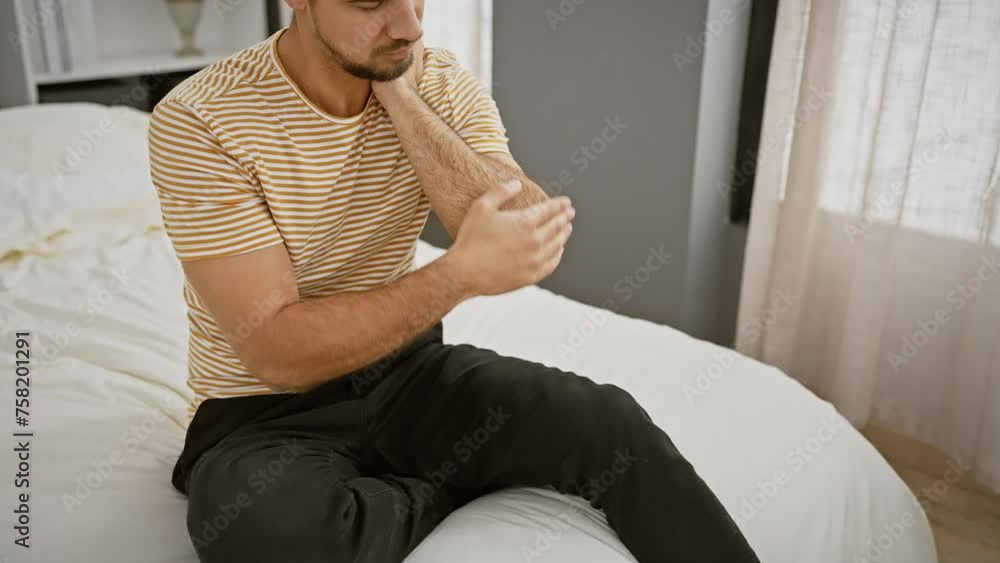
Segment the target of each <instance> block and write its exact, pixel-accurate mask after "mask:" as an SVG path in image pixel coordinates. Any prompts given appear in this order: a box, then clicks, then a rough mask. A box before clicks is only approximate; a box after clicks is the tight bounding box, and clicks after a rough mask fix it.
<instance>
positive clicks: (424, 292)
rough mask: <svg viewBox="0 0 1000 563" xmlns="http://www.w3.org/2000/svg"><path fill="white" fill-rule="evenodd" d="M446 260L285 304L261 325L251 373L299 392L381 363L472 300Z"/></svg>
mask: <svg viewBox="0 0 1000 563" xmlns="http://www.w3.org/2000/svg"><path fill="white" fill-rule="evenodd" d="M449 260H451V257H450V256H448V255H447V254H446V255H444V256H442V257H441V258H438V259H437V260H435V261H433V262H431V263H429V264H427V265H426V266H424V267H423V268H420V269H418V270H415V271H413V272H410V273H409V274H407V275H405V276H402V277H400V278H398V279H396V280H394V281H393V282H392V283H389V284H387V285H384V286H381V287H377V288H375V289H371V290H368V291H358V292H345V293H338V294H336V295H331V296H329V297H324V298H320V299H311V300H303V301H298V302H296V303H294V304H291V305H288V306H287V307H285V308H283V309H282V310H281V311H279V312H278V313H277V314H276V315H275V316H274V317H273V318H272V319H271V320H270V321H269V322H268V323H267V324H265V325H264V326H263V327H262V329H263V330H262V332H261V334H260V335H259V338H258V339H257V342H258V343H260V345H259V346H258V348H259V349H258V350H257V351H256V353H255V354H254V355H255V356H256V357H257V360H258V361H257V362H254V363H253V364H252V365H251V366H249V367H251V369H254V368H256V370H257V371H258V372H260V373H258V374H257V375H258V377H260V378H261V380H262V381H265V382H266V383H267V384H268V385H269V386H270V387H272V388H274V389H277V390H281V391H288V392H299V391H305V390H308V389H311V388H313V387H315V386H317V385H320V384H322V383H324V382H326V381H329V380H330V379H334V378H336V377H339V376H342V375H344V374H347V373H350V372H351V371H354V370H356V369H358V368H361V367H364V366H366V365H368V364H370V363H372V362H374V361H375V360H378V359H380V358H382V357H383V356H385V355H387V354H389V353H391V352H393V351H394V350H395V349H397V348H399V347H400V346H402V345H404V344H406V343H407V342H409V341H410V340H412V339H413V338H414V337H416V336H417V335H419V334H420V333H422V332H424V331H425V330H427V329H429V328H430V327H432V326H433V325H434V324H435V323H436V322H438V321H439V320H441V319H442V318H443V317H444V316H445V315H446V314H447V313H448V312H449V311H451V310H452V309H453V308H454V307H455V306H456V305H458V304H459V303H461V302H462V301H463V300H465V299H467V298H469V297H471V295H470V294H469V291H468V289H467V288H465V287H463V286H462V285H461V284H460V283H459V282H458V279H457V278H456V277H455V276H454V275H453V271H454V270H453V269H452V268H451V263H450V262H449ZM255 346H257V345H256V343H255Z"/></svg>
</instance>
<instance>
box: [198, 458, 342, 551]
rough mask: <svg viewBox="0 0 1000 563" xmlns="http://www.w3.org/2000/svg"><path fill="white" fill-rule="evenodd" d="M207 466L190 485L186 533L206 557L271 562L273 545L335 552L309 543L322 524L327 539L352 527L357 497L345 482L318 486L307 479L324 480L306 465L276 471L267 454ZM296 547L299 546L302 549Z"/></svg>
mask: <svg viewBox="0 0 1000 563" xmlns="http://www.w3.org/2000/svg"><path fill="white" fill-rule="evenodd" d="M213 461H214V462H215V463H210V464H207V466H206V467H204V468H203V469H202V470H200V471H199V472H198V474H197V475H196V476H195V478H194V479H192V483H191V492H190V495H189V498H188V518H187V524H188V533H189V534H190V536H191V541H192V544H193V545H194V547H195V549H196V550H197V551H198V553H199V554H200V555H201V557H202V559H203V560H206V561H230V560H236V559H237V558H239V559H241V560H242V561H244V562H248V561H265V560H271V559H268V557H270V555H269V554H270V553H271V551H270V550H271V549H272V547H274V546H282V545H283V546H286V549H287V546H289V545H293V546H298V548H301V549H308V550H310V551H309V553H311V554H316V555H317V556H332V555H333V554H332V553H329V550H331V549H335V548H337V546H336V545H335V544H334V543H333V542H325V543H323V542H321V543H316V544H314V545H306V543H307V541H308V540H307V538H311V539H313V540H315V538H316V535H315V532H316V530H317V529H319V528H320V527H322V529H323V531H324V534H323V536H324V537H327V538H337V537H340V536H341V535H343V534H345V533H347V532H348V531H349V528H350V527H351V526H353V525H354V523H353V521H352V520H351V519H350V518H345V517H335V516H334V515H335V514H337V513H340V516H351V515H353V514H354V513H355V510H354V509H353V504H354V502H355V501H354V496H353V494H351V492H350V491H348V490H347V489H346V488H345V487H344V486H343V484H342V483H339V482H331V483H328V484H324V485H323V486H322V487H316V486H314V484H313V483H310V482H309V479H325V476H324V474H323V473H322V472H319V471H316V472H311V471H309V470H308V468H306V467H305V466H302V467H301V468H298V469H299V470H297V471H292V470H288V471H285V472H283V474H279V475H275V472H273V471H271V472H269V470H268V465H269V464H268V462H267V459H266V458H261V459H255V458H243V459H240V460H235V461H231V462H225V463H223V462H220V461H219V460H218V459H216V460H213ZM298 548H297V549H298Z"/></svg>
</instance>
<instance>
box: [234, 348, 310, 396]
mask: <svg viewBox="0 0 1000 563" xmlns="http://www.w3.org/2000/svg"><path fill="white" fill-rule="evenodd" d="M237 355H238V356H239V358H240V362H241V363H242V364H243V367H245V368H246V370H247V371H248V372H250V373H251V374H252V375H253V376H254V377H255V378H257V380H258V381H260V382H261V383H263V384H264V385H265V386H266V387H267V388H268V389H270V390H272V391H274V392H276V393H295V392H297V391H299V389H298V388H297V385H296V383H295V380H294V377H293V374H294V373H295V371H294V368H293V367H292V366H290V365H288V364H289V363H288V361H287V359H286V358H283V357H282V355H281V354H275V353H273V352H272V351H271V349H270V347H269V346H266V345H264V344H263V343H259V344H258V343H251V342H248V343H246V344H244V345H243V346H242V347H241V349H240V350H239V351H237Z"/></svg>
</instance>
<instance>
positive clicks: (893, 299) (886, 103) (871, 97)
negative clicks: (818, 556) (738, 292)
mask: <svg viewBox="0 0 1000 563" xmlns="http://www.w3.org/2000/svg"><path fill="white" fill-rule="evenodd" d="M774 41H775V43H774V49H773V54H772V59H771V67H770V76H769V82H768V91H767V101H766V108H765V115H764V124H763V131H762V133H761V145H760V153H759V155H758V157H757V162H758V170H757V180H756V187H755V190H756V193H755V194H754V201H753V207H752V214H751V221H750V230H749V234H748V243H747V254H746V265H745V270H744V277H743V289H742V297H741V304H740V314H739V317H740V321H739V325H740V326H741V327H748V326H755V327H763V328H764V329H763V330H741V331H739V334H738V340H737V346H738V348H739V349H740V350H742V351H743V352H744V353H747V354H748V355H751V356H754V357H756V358H758V359H761V360H763V361H765V362H767V363H770V364H774V365H777V366H779V367H781V368H782V369H784V370H785V371H786V372H787V373H788V374H790V375H791V376H792V377H795V378H796V379H798V380H799V381H801V382H802V383H803V384H804V385H806V386H807V387H809V388H810V389H812V390H813V391H814V392H816V393H817V394H818V395H819V396H821V397H823V398H824V399H827V400H829V401H831V402H832V403H834V405H835V406H836V407H837V408H838V409H839V410H840V411H841V412H843V413H844V414H845V416H847V417H848V418H849V419H850V420H851V421H852V422H853V423H854V424H855V425H857V426H859V427H860V426H863V425H865V424H867V423H869V422H873V423H876V424H879V425H881V426H885V427H889V428H891V429H894V430H897V431H901V432H903V433H906V434H909V435H911V436H914V437H917V438H919V439H921V440H923V441H925V442H928V443H932V444H934V445H936V446H938V447H940V448H941V449H943V450H944V451H946V452H947V453H948V454H949V455H951V456H952V458H953V459H954V460H956V461H961V462H962V463H963V464H964V465H968V466H971V467H972V468H973V469H972V473H974V475H975V476H976V477H977V478H978V479H979V480H980V481H982V482H984V483H986V484H988V485H989V486H991V487H992V488H993V489H994V490H997V491H1000V261H998V260H1000V221H998V213H1000V185H998V184H1000V183H998V176H1000V166H998V156H1000V2H997V1H996V0H961V1H959V0H783V1H782V2H781V3H780V7H779V13H778V21H777V27H776V35H775V40H774ZM781 296H784V299H785V300H786V301H791V302H792V306H791V307H790V308H788V307H785V306H784V301H782V297H781Z"/></svg>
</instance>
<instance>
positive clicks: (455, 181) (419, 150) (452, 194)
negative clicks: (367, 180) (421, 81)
mask: <svg viewBox="0 0 1000 563" xmlns="http://www.w3.org/2000/svg"><path fill="white" fill-rule="evenodd" d="M379 101H380V102H381V103H382V105H383V106H385V108H386V110H387V111H388V112H389V116H390V117H391V119H392V123H393V127H394V128H395V130H396V134H397V136H398V137H399V139H400V141H401V142H402V145H403V150H404V151H406V156H407V157H408V158H409V160H410V163H411V164H412V165H413V168H414V170H415V171H416V174H417V178H418V179H419V180H420V183H421V185H422V186H423V190H424V193H426V194H427V198H428V199H429V200H430V202H431V207H433V208H434V212H435V213H436V214H437V216H438V218H439V219H440V220H441V223H442V224H444V227H445V228H446V229H447V230H448V232H449V234H451V236H452V238H454V237H455V235H456V234H457V233H458V228H459V226H461V224H462V218H463V217H465V213H466V211H468V209H469V206H470V205H471V204H472V202H473V201H474V200H475V199H476V198H477V197H479V196H480V195H482V193H483V192H484V191H486V190H487V189H489V187H490V186H493V185H495V184H497V183H501V182H505V181H510V180H519V181H520V182H521V184H522V186H523V189H522V191H521V193H520V194H518V196H517V197H516V198H514V200H513V201H511V202H510V203H509V204H507V205H506V206H505V208H506V209H514V208H523V207H528V206H530V205H534V204H536V203H540V202H543V201H545V200H547V199H549V196H548V195H547V194H546V193H545V191H544V190H542V188H540V187H539V186H538V185H537V184H536V183H534V182H533V181H531V180H530V179H529V178H528V177H527V176H526V175H525V174H524V173H523V172H522V171H521V170H520V169H518V168H516V166H509V165H506V164H505V163H502V162H499V161H497V160H495V159H492V158H489V157H487V156H484V155H481V154H479V153H477V152H475V151H474V150H472V149H471V148H470V147H469V145H467V144H466V143H465V141H464V140H462V138H461V137H460V136H459V135H458V133H456V132H455V130H453V129H452V128H451V127H450V126H448V124H447V123H445V122H444V120H442V119H441V118H440V117H439V116H438V115H437V114H436V113H434V111H433V110H432V109H431V108H430V107H429V106H428V105H427V103H426V102H424V100H423V99H422V98H421V97H420V95H419V94H418V93H417V92H416V91H414V90H413V89H412V88H410V87H407V86H406V85H404V84H403V83H399V84H396V85H394V86H392V87H386V88H383V89H381V90H380V91H379Z"/></svg>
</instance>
